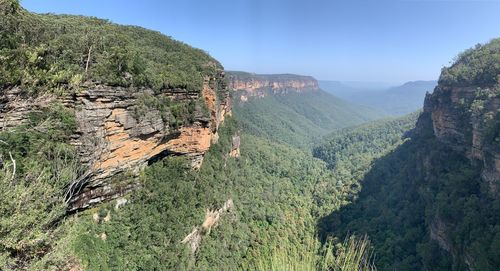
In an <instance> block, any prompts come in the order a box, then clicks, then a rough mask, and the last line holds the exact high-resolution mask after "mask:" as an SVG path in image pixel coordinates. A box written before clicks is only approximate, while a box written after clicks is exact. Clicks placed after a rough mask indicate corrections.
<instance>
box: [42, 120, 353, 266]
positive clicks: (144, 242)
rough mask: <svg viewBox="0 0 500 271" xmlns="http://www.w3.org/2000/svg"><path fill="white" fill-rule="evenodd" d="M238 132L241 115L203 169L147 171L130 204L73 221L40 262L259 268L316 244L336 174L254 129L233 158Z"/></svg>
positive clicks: (170, 161)
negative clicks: (319, 196) (324, 191)
mask: <svg viewBox="0 0 500 271" xmlns="http://www.w3.org/2000/svg"><path fill="white" fill-rule="evenodd" d="M238 130H239V128H238V126H237V124H236V123H235V121H234V119H229V120H227V121H226V123H225V124H224V128H223V129H222V130H221V137H220V141H219V143H218V144H216V145H214V146H213V147H212V149H211V150H210V151H209V153H208V154H207V156H206V159H205V163H204V164H203V166H202V168H201V170H200V171H199V172H197V171H190V170H189V169H188V167H187V166H186V164H185V161H184V160H182V159H179V158H165V159H163V160H162V161H159V162H158V163H155V164H153V165H152V166H150V167H148V168H147V169H146V170H145V171H144V174H143V175H142V176H141V181H142V182H143V188H142V189H140V190H138V191H137V192H135V193H133V194H132V195H131V196H130V197H129V198H128V201H129V202H128V203H127V204H126V205H125V206H123V207H121V208H119V209H115V208H114V204H115V203H114V202H113V203H111V204H104V205H101V206H99V207H98V208H95V209H91V210H88V211H86V212H83V213H80V214H79V215H78V216H77V217H72V218H70V219H69V220H68V221H66V223H65V224H64V225H63V229H64V231H66V232H67V235H66V237H65V238H64V239H63V241H61V242H59V243H58V245H57V246H56V248H55V249H54V252H52V253H51V254H47V255H46V256H45V257H44V258H42V259H41V260H39V261H38V262H37V263H36V265H34V266H35V267H36V268H40V269H45V268H61V266H64V265H65V264H67V263H66V262H65V261H66V260H65V259H67V258H68V257H69V258H70V259H71V258H74V259H76V262H77V263H79V265H80V266H82V267H84V268H86V269H88V270H130V269H140V268H144V267H147V268H151V269H155V270H173V269H175V270H207V269H212V268H214V266H216V267H217V269H221V270H235V269H239V268H250V267H249V266H254V264H255V262H256V261H259V260H262V259H265V258H266V257H269V255H270V254H271V253H272V252H273V251H274V248H275V246H279V247H280V248H281V249H283V250H287V249H290V250H292V251H294V250H295V251H300V249H301V248H302V247H307V242H306V240H310V239H311V238H313V236H314V227H315V220H314V217H313V214H312V211H311V210H312V209H313V208H314V206H313V204H314V201H313V198H314V197H315V194H316V191H317V190H318V189H317V186H320V185H321V184H323V183H327V182H331V181H333V177H332V175H331V172H330V171H329V170H328V169H327V168H326V166H325V164H324V163H323V162H321V161H319V160H318V159H315V158H313V157H311V156H310V155H309V154H307V153H305V152H302V151H299V150H296V149H293V148H290V147H289V146H286V145H280V144H275V143H270V142H268V141H267V140H265V139H261V138H258V137H255V136H253V135H249V134H246V133H242V134H241V157H240V158H234V157H230V156H228V153H229V152H230V151H231V141H232V136H233V135H234V134H236V133H238ZM122 178H128V176H126V175H125V176H122ZM318 191H319V190H318ZM330 192H331V195H335V196H336V197H339V198H342V197H343V195H342V192H341V191H340V190H338V191H335V192H333V191H330ZM229 199H231V200H232V202H233V203H234V207H233V208H232V209H231V210H230V211H229V212H227V213H223V214H221V215H220V220H219V221H218V223H217V225H216V226H213V227H212V228H211V229H210V230H209V232H207V231H205V232H204V233H203V237H202V239H201V243H200V246H199V249H198V251H197V252H196V253H195V254H192V252H191V251H190V248H189V247H188V246H187V245H186V244H183V243H181V241H182V240H183V239H184V238H185V237H186V236H187V235H188V234H189V233H190V232H191V231H192V230H193V228H194V227H196V226H197V225H201V224H202V223H203V222H204V220H205V218H206V217H205V215H206V209H212V210H214V209H218V208H220V207H221V206H223V205H224V202H227V201H228V200H229ZM338 202H340V201H335V202H332V203H331V204H330V205H329V206H328V207H329V208H331V206H332V205H335V204H338ZM337 208H338V206H337ZM323 213H326V211H324V212H323ZM95 217H98V219H99V220H100V222H97V221H96V220H95ZM308 248H311V247H308ZM304 251H305V250H304Z"/></svg>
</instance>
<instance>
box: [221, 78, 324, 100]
mask: <svg viewBox="0 0 500 271" xmlns="http://www.w3.org/2000/svg"><path fill="white" fill-rule="evenodd" d="M227 78H228V82H229V83H228V84H229V89H232V90H235V91H242V92H243V93H241V95H240V97H239V99H240V101H242V102H245V101H247V100H248V97H249V96H251V97H258V98H262V97H265V96H266V95H270V94H271V95H284V94H288V93H305V92H313V91H318V90H319V85H318V82H317V81H316V79H314V78H313V77H311V76H303V75H295V74H254V73H246V72H228V73H227Z"/></svg>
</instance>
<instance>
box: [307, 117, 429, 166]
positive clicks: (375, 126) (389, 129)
mask: <svg viewBox="0 0 500 271" xmlns="http://www.w3.org/2000/svg"><path fill="white" fill-rule="evenodd" d="M419 114H420V111H419V112H415V113H412V114H409V115H407V116H404V117H400V118H392V119H383V120H378V121H374V122H370V123H367V124H363V125H360V126H357V127H350V128H345V129H342V130H340V131H336V132H333V133H332V134H330V135H327V136H325V137H324V139H323V141H322V142H320V143H318V144H317V145H316V146H315V147H314V149H313V155H314V156H315V157H318V158H320V159H322V160H323V161H325V162H326V163H327V164H328V166H329V167H330V168H335V167H337V166H338V165H339V164H342V163H353V162H354V161H357V162H356V163H357V164H359V162H360V159H361V160H363V161H364V160H366V159H365V158H367V159H369V160H372V159H374V158H376V157H377V156H379V155H381V154H383V153H384V152H385V151H387V150H389V149H391V148H393V147H394V146H396V145H397V144H399V143H401V142H402V140H403V135H404V134H405V132H407V131H409V130H411V129H412V128H414V127H415V123H416V121H417V118H418V116H419ZM360 156H363V157H365V158H362V157H360Z"/></svg>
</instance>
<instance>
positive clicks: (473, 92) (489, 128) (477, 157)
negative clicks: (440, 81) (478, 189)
mask: <svg viewBox="0 0 500 271" xmlns="http://www.w3.org/2000/svg"><path fill="white" fill-rule="evenodd" d="M499 92H500V89H498V88H497V87H494V86H492V87H489V88H481V87H479V86H467V87H464V86H446V85H440V86H438V87H437V88H436V89H435V93H433V94H432V95H428V96H427V97H426V101H425V106H424V112H428V113H430V115H431V118H432V127H433V132H434V135H435V136H436V138H437V140H439V141H440V142H442V143H443V144H445V145H446V146H448V147H450V148H451V149H453V150H455V151H458V152H460V153H462V154H463V155H465V156H466V157H467V158H468V159H470V161H471V162H472V163H480V164H482V172H481V177H482V178H483V180H484V181H486V182H487V183H488V185H489V188H490V191H491V192H492V193H497V192H498V185H499V183H498V182H499V180H500V145H499V142H498V141H496V140H497V139H496V136H495V133H496V134H498V131H497V129H498V119H499V116H498V110H499V108H500V96H499V95H498V94H499Z"/></svg>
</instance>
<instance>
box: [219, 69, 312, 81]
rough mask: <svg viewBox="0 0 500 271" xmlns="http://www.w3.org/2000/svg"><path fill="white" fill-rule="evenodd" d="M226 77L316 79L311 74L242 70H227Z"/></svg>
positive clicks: (239, 78)
mask: <svg viewBox="0 0 500 271" xmlns="http://www.w3.org/2000/svg"><path fill="white" fill-rule="evenodd" d="M226 75H227V76H228V78H230V80H231V79H234V80H241V81H251V80H263V81H266V80H267V81H285V80H307V81H316V79H314V77H312V76H306V75H298V74H289V73H285V74H256V73H250V72H243V71H227V72H226Z"/></svg>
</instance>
